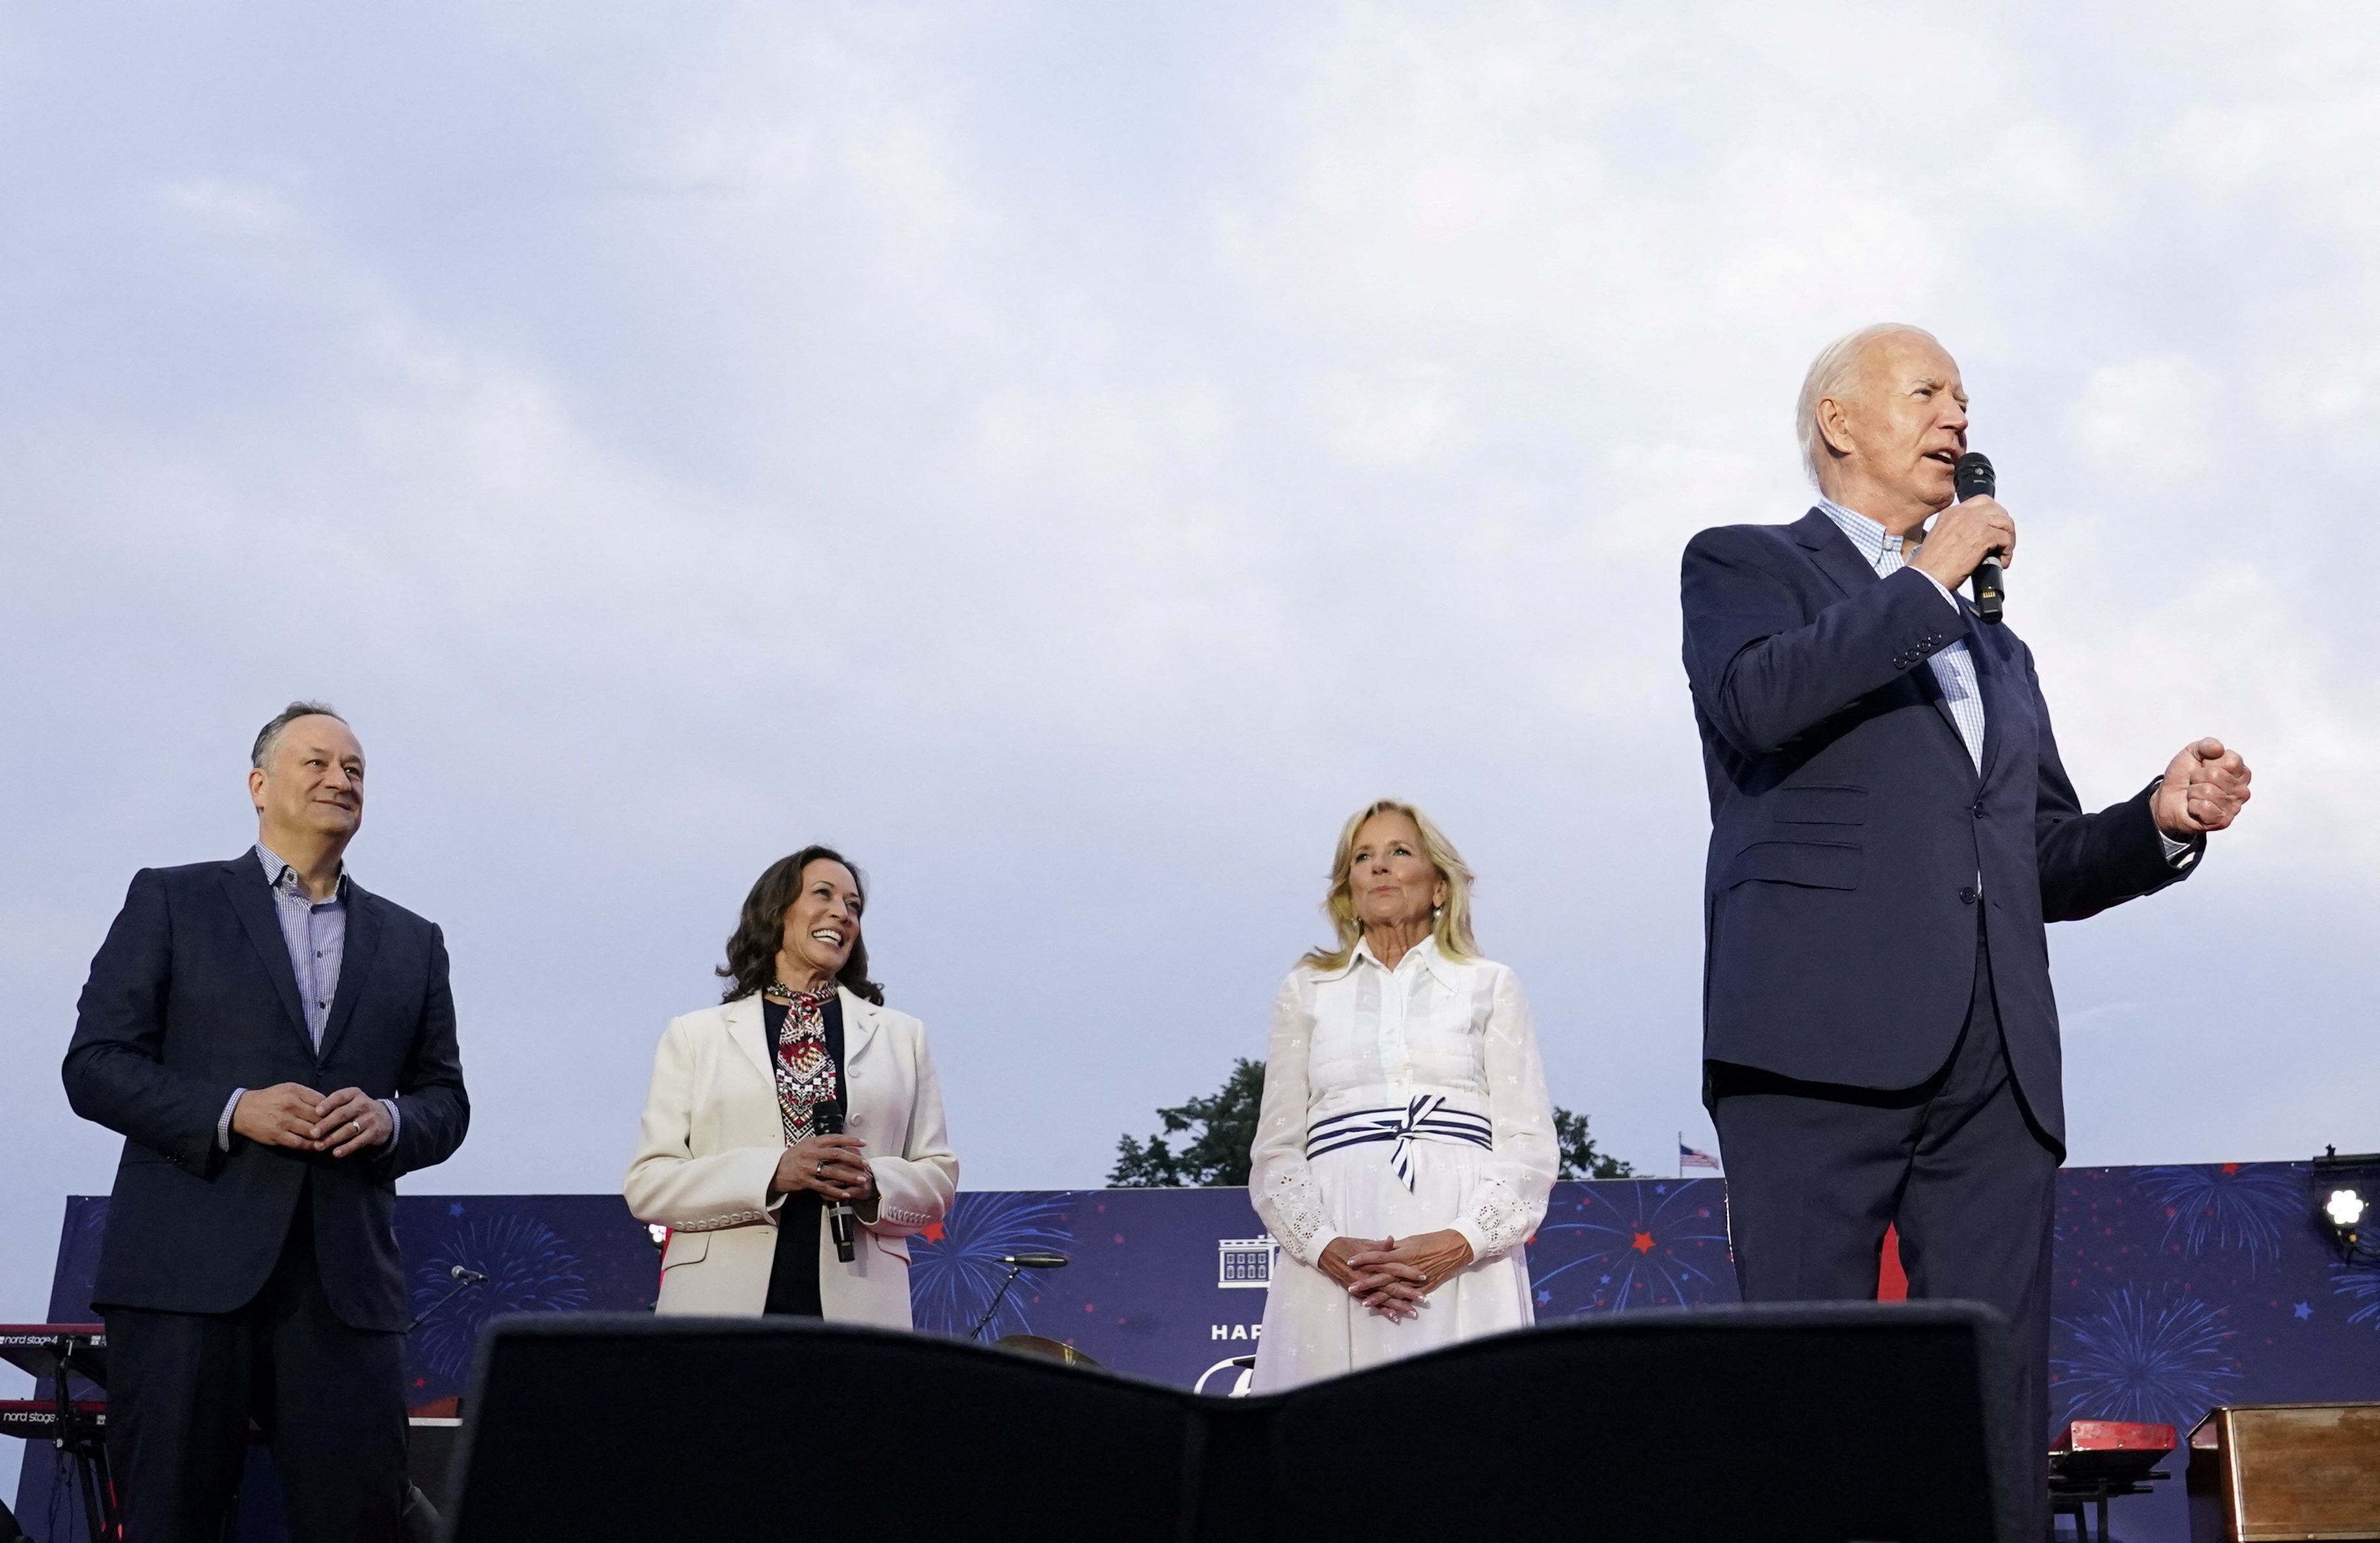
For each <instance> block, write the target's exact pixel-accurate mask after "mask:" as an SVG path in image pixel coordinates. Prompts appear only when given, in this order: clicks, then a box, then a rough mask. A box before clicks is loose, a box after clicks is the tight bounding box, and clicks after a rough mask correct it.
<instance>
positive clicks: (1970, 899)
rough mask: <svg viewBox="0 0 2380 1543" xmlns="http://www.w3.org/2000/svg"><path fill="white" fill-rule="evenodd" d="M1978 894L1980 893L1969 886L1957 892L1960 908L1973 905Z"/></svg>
mask: <svg viewBox="0 0 2380 1543" xmlns="http://www.w3.org/2000/svg"><path fill="white" fill-rule="evenodd" d="M1980 893H1981V892H1980V891H1979V890H1977V889H1976V888H1975V886H1973V885H1972V884H1971V885H1969V886H1967V887H1966V888H1964V889H1961V890H1960V891H1959V903H1960V904H1961V905H1962V906H1971V905H1973V904H1974V903H1975V900H1976V898H1978V896H1979V895H1980Z"/></svg>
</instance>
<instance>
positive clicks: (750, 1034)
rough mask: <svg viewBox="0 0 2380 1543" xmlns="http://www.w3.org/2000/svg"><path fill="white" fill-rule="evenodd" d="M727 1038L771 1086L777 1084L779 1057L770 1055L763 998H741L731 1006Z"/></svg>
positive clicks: (753, 996)
mask: <svg viewBox="0 0 2380 1543" xmlns="http://www.w3.org/2000/svg"><path fill="white" fill-rule="evenodd" d="M725 1012H726V1015H727V1037H728V1038H729V1039H731V1040H734V1041H735V1046H736V1048H737V1049H739V1050H741V1051H743V1052H744V1055H745V1058H746V1059H747V1060H748V1061H750V1062H751V1063H752V1065H753V1066H754V1067H757V1068H758V1069H759V1073H760V1075H761V1076H762V1077H763V1078H765V1079H767V1080H768V1083H769V1086H771V1088H774V1087H775V1086H776V1085H777V1058H776V1057H775V1056H774V1055H771V1054H770V1053H769V1044H768V1038H769V1036H768V1033H767V1028H768V1025H767V1020H766V1019H764V1018H763V1017H762V1016H761V1013H760V996H759V993H758V992H755V993H754V994H753V995H749V996H739V997H737V998H736V999H735V1001H733V1002H730V1003H729V1004H727V1007H726V1008H725Z"/></svg>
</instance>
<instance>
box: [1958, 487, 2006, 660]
mask: <svg viewBox="0 0 2380 1543" xmlns="http://www.w3.org/2000/svg"><path fill="white" fill-rule="evenodd" d="M1950 482H1951V486H1952V487H1954V488H1957V489H1958V492H1959V501H1960V502H1961V503H1964V502H1966V501H1967V500H1969V499H1987V498H1990V497H1991V496H1992V495H1993V493H1994V491H1995V490H1996V489H1997V488H1998V487H1999V478H1998V476H1995V475H1994V474H1993V472H1992V464H1991V461H1990V460H1989V458H1987V457H1986V456H1985V454H1984V453H1983V452H1981V451H1974V450H1971V451H1969V452H1967V453H1966V454H1964V455H1961V457H1959V464H1958V465H1956V466H1955V467H1953V468H1951V472H1950ZM1973 583H1974V586H1975V614H1976V615H1977V616H1980V617H1982V618H1983V619H1984V620H1985V621H1998V620H1999V619H2000V603H2001V602H2002V601H2003V600H2006V599H2007V598H2008V580H2007V578H2006V577H2005V576H2003V575H2002V574H2001V573H2000V565H1999V562H1998V559H1997V556H1994V557H1986V558H1985V559H1984V561H1981V562H1978V563H1977V564H1975V572H1974V577H1973Z"/></svg>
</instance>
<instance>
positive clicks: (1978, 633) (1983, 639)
mask: <svg viewBox="0 0 2380 1543" xmlns="http://www.w3.org/2000/svg"><path fill="white" fill-rule="evenodd" d="M1959 608H1960V609H1961V610H1964V611H1966V612H1967V613H1968V614H1969V615H1971V616H1972V615H1973V614H1974V612H1973V607H1971V606H1969V605H1968V604H1967V602H1966V601H1965V600H1964V599H1963V598H1962V599H1961V601H1960V602H1959ZM2005 636H2006V633H2004V632H2003V631H2002V629H2000V628H1998V627H1991V626H1974V627H1970V628H1968V629H1967V655H1968V657H1970V658H1973V660H1974V661H1975V693H1976V694H1977V695H1978V696H1980V697H1982V698H1983V703H1984V771H1983V780H1984V781H1985V783H1987V784H1988V783H1989V782H1990V781H1991V779H1992V773H1993V772H1994V771H1995V770H1997V769H1998V766H1999V762H2000V746H2001V745H2002V744H2003V743H2005V742H2006V741H2007V740H2008V729H2009V720H2008V715H2009V712H2010V706H2009V702H2008V692H2007V691H2006V689H2005V688H2006V686H2007V685H2008V671H2007V669H2005V668H2004V667H2005V665H2006V663H2007V661H2006V660H2005V659H2003V658H2002V657H2000V653H1999V648H2000V645H2001V639H2002V638H2003V637H2005Z"/></svg>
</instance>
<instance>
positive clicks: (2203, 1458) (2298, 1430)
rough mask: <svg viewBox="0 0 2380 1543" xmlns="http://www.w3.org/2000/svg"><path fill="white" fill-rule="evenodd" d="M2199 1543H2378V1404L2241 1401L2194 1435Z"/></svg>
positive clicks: (2194, 1527) (2193, 1519) (2193, 1500)
mask: <svg viewBox="0 0 2380 1543" xmlns="http://www.w3.org/2000/svg"><path fill="white" fill-rule="evenodd" d="M2189 1483H2190V1536H2191V1538H2192V1543H2280V1540H2282V1539H2297V1538H2325V1539H2329V1538H2359V1537H2362V1538H2380V1404H2229V1405H2226V1406H2224V1407H2222V1408H2218V1409H2216V1410H2213V1411H2211V1412H2210V1413H2209V1414H2208V1415H2207V1416H2206V1417H2205V1418H2204V1419H2203V1420H2201V1421H2199V1422H2198V1426H2197V1428H2195V1429H2193V1430H2192V1431H2191V1433H2190V1479H2189Z"/></svg>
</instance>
